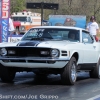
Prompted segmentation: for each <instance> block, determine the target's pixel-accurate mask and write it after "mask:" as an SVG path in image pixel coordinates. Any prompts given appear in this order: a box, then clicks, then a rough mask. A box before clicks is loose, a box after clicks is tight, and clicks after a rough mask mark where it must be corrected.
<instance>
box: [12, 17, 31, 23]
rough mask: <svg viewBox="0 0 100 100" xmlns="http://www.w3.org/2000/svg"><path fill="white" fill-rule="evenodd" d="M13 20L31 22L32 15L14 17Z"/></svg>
mask: <svg viewBox="0 0 100 100" xmlns="http://www.w3.org/2000/svg"><path fill="white" fill-rule="evenodd" d="M12 19H13V21H21V22H30V21H31V19H30V17H21V16H20V17H12Z"/></svg>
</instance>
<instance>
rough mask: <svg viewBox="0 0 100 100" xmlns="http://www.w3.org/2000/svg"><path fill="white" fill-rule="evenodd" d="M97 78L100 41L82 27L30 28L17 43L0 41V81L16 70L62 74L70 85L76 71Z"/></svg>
mask: <svg viewBox="0 0 100 100" xmlns="http://www.w3.org/2000/svg"><path fill="white" fill-rule="evenodd" d="M81 70H83V71H89V73H90V77H92V78H100V43H99V42H96V41H95V39H94V38H93V37H92V36H91V35H90V34H89V32H87V31H86V30H85V29H82V28H76V27H64V26H40V27H35V28H31V29H30V30H29V31H28V32H27V33H26V34H25V35H24V36H23V37H22V39H21V41H19V42H18V43H1V44H0V76H1V80H2V81H3V82H10V81H12V80H13V79H14V77H15V74H16V72H20V71H33V72H34V73H35V74H37V75H48V74H51V73H52V74H61V81H62V83H63V84H69V85H73V84H74V83H75V82H76V79H77V72H78V71H81Z"/></svg>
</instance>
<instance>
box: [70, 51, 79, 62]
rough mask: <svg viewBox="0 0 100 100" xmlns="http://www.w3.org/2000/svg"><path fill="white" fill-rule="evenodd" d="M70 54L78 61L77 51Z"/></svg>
mask: <svg viewBox="0 0 100 100" xmlns="http://www.w3.org/2000/svg"><path fill="white" fill-rule="evenodd" d="M72 56H73V57H75V58H76V61H78V58H79V55H78V53H77V52H75V53H74V54H73V55H72Z"/></svg>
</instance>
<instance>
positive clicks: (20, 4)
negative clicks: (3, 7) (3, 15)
mask: <svg viewBox="0 0 100 100" xmlns="http://www.w3.org/2000/svg"><path fill="white" fill-rule="evenodd" d="M10 5H11V6H10V12H11V13H12V12H19V11H23V10H25V9H26V7H25V0H10Z"/></svg>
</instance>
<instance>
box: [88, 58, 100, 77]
mask: <svg viewBox="0 0 100 100" xmlns="http://www.w3.org/2000/svg"><path fill="white" fill-rule="evenodd" d="M89 74H90V77H91V78H100V59H99V61H98V63H97V65H96V66H95V68H94V69H93V70H91V71H90V72H89Z"/></svg>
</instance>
